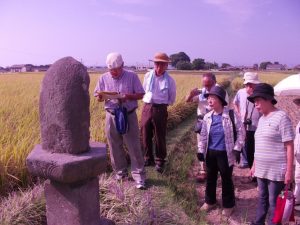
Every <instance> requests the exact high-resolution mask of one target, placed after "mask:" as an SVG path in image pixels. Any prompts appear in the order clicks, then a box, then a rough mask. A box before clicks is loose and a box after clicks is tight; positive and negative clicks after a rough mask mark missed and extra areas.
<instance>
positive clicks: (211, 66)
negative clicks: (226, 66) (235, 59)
mask: <svg viewBox="0 0 300 225" xmlns="http://www.w3.org/2000/svg"><path fill="white" fill-rule="evenodd" d="M218 68H219V65H218V63H216V62H213V63H211V62H206V63H205V67H204V69H206V70H211V69H218Z"/></svg>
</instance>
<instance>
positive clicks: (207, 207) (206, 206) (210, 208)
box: [200, 203, 217, 212]
mask: <svg viewBox="0 0 300 225" xmlns="http://www.w3.org/2000/svg"><path fill="white" fill-rule="evenodd" d="M216 206H217V204H216V203H215V204H212V205H210V204H207V203H204V204H203V205H202V206H201V208H200V210H201V211H204V212H208V211H209V210H212V209H214V208H215V207H216Z"/></svg>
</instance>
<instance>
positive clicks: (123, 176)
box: [115, 173, 129, 181]
mask: <svg viewBox="0 0 300 225" xmlns="http://www.w3.org/2000/svg"><path fill="white" fill-rule="evenodd" d="M115 178H116V180H117V181H125V180H129V177H128V174H127V173H126V174H116V176H115Z"/></svg>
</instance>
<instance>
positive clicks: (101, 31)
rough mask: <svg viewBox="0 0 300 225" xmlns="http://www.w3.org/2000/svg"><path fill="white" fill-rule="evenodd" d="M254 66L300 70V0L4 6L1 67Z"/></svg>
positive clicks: (102, 0)
mask: <svg viewBox="0 0 300 225" xmlns="http://www.w3.org/2000/svg"><path fill="white" fill-rule="evenodd" d="M181 51H183V52H185V53H186V54H187V55H188V56H189V57H190V58H191V60H194V59H195V58H203V59H205V61H206V62H217V63H219V65H220V64H221V63H229V64H231V65H249V66H252V65H253V64H254V63H258V64H259V63H261V62H262V61H271V62H275V61H277V62H279V63H282V64H286V65H288V66H295V65H297V64H300V0H26V1H24V0H0V66H2V67H6V66H11V65H14V64H34V65H44V64H52V63H54V62H55V61H56V60H58V59H60V58H62V57H65V56H72V57H74V58H75V59H77V60H78V61H81V62H82V63H83V64H85V65H86V66H104V65H105V59H106V55H107V54H108V53H110V52H119V53H121V54H122V56H123V59H124V61H125V64H126V65H128V66H129V65H148V64H149V59H152V58H153V56H154V54H155V53H156V52H166V53H167V54H168V55H171V54H175V53H178V52H181Z"/></svg>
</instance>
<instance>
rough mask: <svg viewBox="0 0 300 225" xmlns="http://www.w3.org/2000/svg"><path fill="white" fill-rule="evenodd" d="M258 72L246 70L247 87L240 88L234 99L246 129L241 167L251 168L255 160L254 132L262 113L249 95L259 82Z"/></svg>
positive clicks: (235, 106)
mask: <svg viewBox="0 0 300 225" xmlns="http://www.w3.org/2000/svg"><path fill="white" fill-rule="evenodd" d="M259 83H260V81H259V79H258V74H257V73H254V72H246V73H245V74H244V85H245V87H244V88H242V89H240V90H239V91H238V92H237V93H236V96H235V97H234V99H233V105H234V108H235V111H236V112H237V113H238V115H240V117H241V120H242V122H243V123H244V127H245V130H246V140H245V146H244V148H243V150H242V157H241V164H240V167H241V168H247V167H249V168H251V167H252V165H253V160H254V151H255V147H254V133H255V130H256V128H257V124H258V120H259V118H260V116H261V114H260V113H259V112H258V111H257V109H256V108H255V106H254V104H253V103H251V102H250V101H249V100H248V99H247V97H248V96H249V95H251V94H252V93H253V90H254V87H255V86H256V85H257V84H259Z"/></svg>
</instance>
